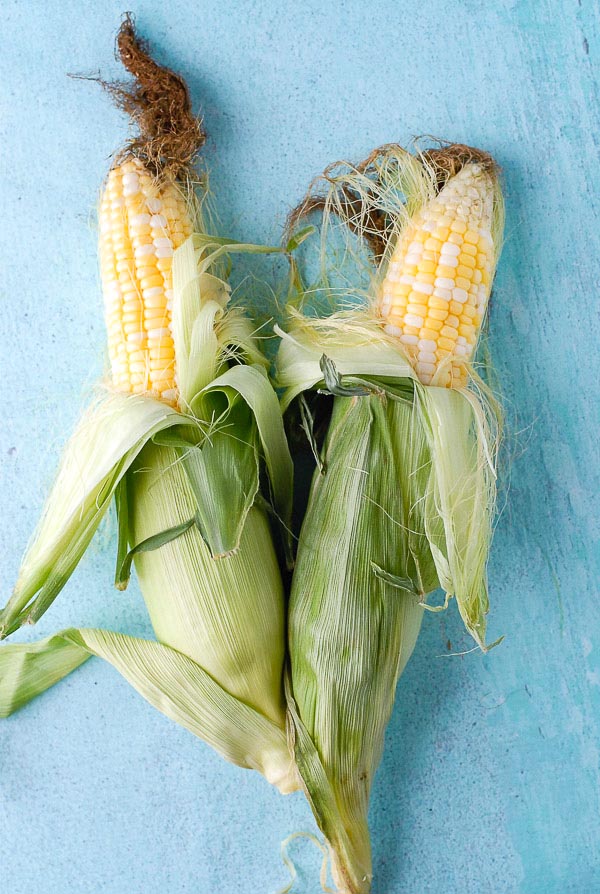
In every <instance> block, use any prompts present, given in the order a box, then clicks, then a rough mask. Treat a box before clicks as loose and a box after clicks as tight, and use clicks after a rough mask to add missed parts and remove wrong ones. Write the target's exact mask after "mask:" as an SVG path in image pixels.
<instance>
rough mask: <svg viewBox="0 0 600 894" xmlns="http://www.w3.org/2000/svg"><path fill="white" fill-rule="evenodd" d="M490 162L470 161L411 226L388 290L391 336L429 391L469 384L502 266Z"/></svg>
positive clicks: (393, 262) (382, 307) (382, 299)
mask: <svg viewBox="0 0 600 894" xmlns="http://www.w3.org/2000/svg"><path fill="white" fill-rule="evenodd" d="M459 148H463V147H459ZM442 151H443V150H442ZM457 157H458V154H457V155H456V156H453V154H452V153H451V154H450V155H449V156H447V159H446V161H447V164H448V165H449V166H450V167H451V166H452V164H455V163H456V164H458V162H457ZM439 158H440V157H439V156H438V161H439ZM488 158H489V157H488V156H484V157H483V158H481V159H480V158H474V160H472V161H467V163H466V164H464V163H463V164H462V166H461V167H460V169H459V170H458V173H456V174H453V175H452V176H450V177H449V178H448V179H446V182H445V185H444V186H443V188H442V189H441V190H440V192H439V193H438V195H437V196H436V197H435V198H434V199H432V200H431V201H429V202H428V203H426V204H425V205H424V206H423V207H422V208H421V209H420V210H419V211H418V212H417V213H416V215H415V216H414V217H413V218H412V220H411V221H410V222H409V223H408V224H407V225H406V226H405V227H404V229H403V230H402V232H401V234H400V236H399V238H398V242H397V244H396V246H395V248H394V250H393V253H392V255H391V257H390V262H389V265H388V268H387V271H386V274H385V277H384V279H383V282H382V285H381V290H380V295H379V306H378V310H379V313H380V315H381V317H382V319H383V321H384V328H385V331H386V332H387V333H388V334H389V335H392V336H397V337H398V338H399V339H400V342H401V343H402V345H403V347H404V349H405V351H406V353H407V354H408V356H409V358H410V360H411V361H412V363H413V365H414V367H415V370H416V372H417V375H418V377H419V379H420V380H421V382H422V383H423V384H425V385H429V384H433V385H440V386H442V387H444V386H445V387H461V386H464V385H465V384H466V382H467V375H468V364H469V362H470V360H471V358H472V356H473V352H474V349H475V347H476V343H477V338H478V335H479V332H480V329H481V323H482V320H483V317H484V315H485V311H486V307H487V302H488V298H489V295H490V289H491V282H492V277H493V272H494V267H495V261H496V258H495V255H496V246H494V243H493V237H492V229H493V215H494V202H495V197H496V189H495V179H494V175H493V173H492V169H491V168H490V163H489V161H487V159H488ZM432 162H433V163H434V164H435V163H436V161H435V156H434V159H433V160H432Z"/></svg>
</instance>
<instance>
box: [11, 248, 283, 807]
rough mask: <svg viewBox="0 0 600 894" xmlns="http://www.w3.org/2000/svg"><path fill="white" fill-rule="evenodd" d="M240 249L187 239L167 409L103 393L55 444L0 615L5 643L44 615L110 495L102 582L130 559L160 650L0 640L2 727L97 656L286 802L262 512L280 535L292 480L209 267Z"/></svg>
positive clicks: (276, 576) (256, 375)
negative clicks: (61, 444)
mask: <svg viewBox="0 0 600 894" xmlns="http://www.w3.org/2000/svg"><path fill="white" fill-rule="evenodd" d="M221 243H223V244H221ZM250 249H251V250H252V247H250ZM239 250H244V251H245V250H248V247H247V246H239V245H236V244H229V243H225V242H224V240H216V241H215V240H213V239H208V237H204V236H200V235H197V236H195V237H191V238H190V239H189V240H188V241H187V242H186V243H184V245H183V246H182V247H181V248H180V249H178V251H177V252H176V254H175V258H174V292H175V298H174V307H175V308H176V309H177V310H176V314H175V315H174V316H175V323H174V333H175V344H176V352H177V361H178V373H180V376H181V378H180V407H181V409H180V410H179V411H177V410H174V409H172V408H170V407H169V406H167V405H166V404H164V403H162V402H160V401H158V400H155V399H153V398H152V397H150V396H130V395H129V396H125V395H122V394H115V393H113V392H111V391H107V390H103V391H101V392H100V394H99V396H98V398H97V400H96V402H95V403H94V405H93V406H92V407H91V408H90V410H89V411H88V412H87V413H86V415H85V416H84V418H83V420H82V422H81V424H80V426H79V427H78V429H77V431H76V433H75V435H74V436H73V438H72V439H71V441H70V442H69V444H68V445H67V448H66V451H65V455H64V457H63V461H62V464H61V469H60V472H59V475H58V477H57V481H56V484H55V486H54V488H53V490H52V492H51V494H50V497H49V499H48V503H47V506H46V508H45V510H44V514H43V517H42V521H41V524H40V526H39V528H38V531H37V533H36V535H35V536H34V539H33V541H32V544H31V545H30V547H29V549H28V551H27V553H26V556H25V558H24V561H23V564H22V568H21V572H20V575H19V580H18V583H17V586H16V588H15V592H14V594H13V596H12V598H11V600H9V603H8V605H7V606H6V608H5V609H4V611H3V613H2V628H3V633H4V635H8V634H9V633H11V632H12V631H13V630H15V629H16V628H17V627H18V626H20V625H21V624H22V623H24V622H25V621H35V620H37V618H39V617H40V616H41V615H42V614H43V612H44V611H46V610H47V609H48V607H49V606H50V604H51V602H52V601H53V599H54V598H55V597H56V596H57V594H58V592H59V591H60V589H61V588H62V586H64V583H65V582H66V580H67V579H68V577H69V576H70V574H71V573H72V572H73V570H74V568H75V566H76V564H77V562H78V560H79V558H80V557H81V555H82V554H83V552H84V550H85V548H86V546H87V545H88V543H89V541H90V539H91V537H92V536H93V533H94V531H95V530H96V528H97V527H98V524H99V523H100V521H101V519H102V517H103V515H104V514H105V512H106V510H107V508H108V506H109V503H110V501H111V498H112V496H113V495H116V498H117V510H118V519H119V546H118V557H117V573H116V583H117V586H119V587H121V588H123V587H125V586H126V585H127V581H128V579H129V574H130V570H131V566H132V564H135V566H136V569H137V573H138V576H139V580H140V585H141V588H142V592H143V595H144V598H145V600H146V605H147V607H148V611H149V615H150V618H151V621H152V624H153V627H154V630H155V632H156V636H157V642H149V641H144V640H140V639H136V638H133V637H129V636H125V635H122V634H116V633H111V632H109V631H102V630H86V629H83V630H68V631H63V632H62V633H60V634H57V635H55V636H54V637H51V638H49V639H48V640H45V641H43V642H42V643H35V644H14V645H13V644H11V645H8V646H4V647H2V648H1V649H0V715H3V716H5V715H7V714H9V713H11V712H12V711H14V710H16V709H17V708H19V707H21V706H22V705H23V704H25V703H26V702H27V701H29V700H30V699H31V698H32V697H34V696H35V695H37V694H39V693H40V692H42V691H43V690H44V689H46V688H48V686H51V685H53V684H54V683H55V682H57V681H58V680H59V679H60V678H61V677H63V676H64V675H65V674H67V673H69V672H70V671H71V670H73V669H74V668H75V667H77V666H78V665H79V664H81V663H82V661H84V660H85V659H86V658H87V657H89V655H98V656H100V657H102V658H104V659H105V660H107V661H108V662H110V663H111V664H112V665H113V666H114V667H116V668H117V670H119V671H120V673H121V674H122V675H123V676H124V677H125V678H126V679H127V680H129V682H130V683H131V684H132V685H133V686H134V687H135V688H136V689H137V690H138V691H139V692H140V693H141V694H142V695H143V696H144V697H145V698H146V699H147V700H148V701H149V702H150V703H151V704H153V705H154V706H155V707H157V708H158V709H159V710H161V711H162V712H163V713H165V714H166V715H167V716H169V717H171V718H172V719H174V720H176V721H177V722H179V723H181V724H182V725H183V726H185V727H186V728H188V729H190V730H191V731H192V732H194V733H195V734H196V735H198V736H199V737H200V738H202V739H204V740H205V741H206V742H208V743H209V744H211V745H212V746H213V747H214V748H216V750H217V751H219V752H220V753H221V754H222V755H223V756H224V757H226V758H227V759H229V760H231V761H233V762H234V763H236V764H239V765H240V766H243V767H249V768H253V769H257V770H259V771H260V772H262V773H263V774H264V775H265V776H266V778H267V779H269V781H271V782H273V783H274V784H275V785H277V786H278V787H279V788H280V789H281V790H282V791H289V790H292V789H293V788H295V787H296V774H295V769H294V767H293V762H292V759H291V757H290V753H289V749H288V747H287V743H286V734H285V723H286V715H285V707H284V700H283V692H282V670H283V661H284V651H285V647H284V642H285V640H284V594H283V587H282V582H281V575H280V572H279V567H278V563H277V558H276V554H275V548H274V542H273V536H272V530H271V525H270V521H269V517H268V515H269V513H270V514H271V516H272V517H273V518H279V519H281V520H282V524H283V525H286V524H287V520H288V519H289V513H290V498H291V473H292V468H291V459H290V456H289V453H288V449H287V444H286V440H285V435H284V431H283V423H282V418H281V411H280V408H279V404H278V400H277V397H276V395H275V393H274V391H273V389H272V386H271V385H270V383H269V381H268V378H267V375H266V372H265V366H266V363H265V361H264V360H263V358H262V356H261V355H260V352H259V351H258V349H257V346H256V341H255V339H254V336H253V333H252V327H251V324H250V323H249V322H248V321H247V320H246V319H245V318H244V317H243V316H242V315H241V314H240V313H239V312H238V311H236V310H235V309H234V310H232V311H229V310H227V309H226V304H227V301H228V298H229V290H228V288H227V286H226V284H225V282H224V281H223V280H222V279H221V278H220V277H219V276H217V274H216V273H215V272H214V271H215V269H218V268H216V267H215V263H216V262H218V260H219V258H221V257H222V256H223V254H224V253H225V252H226V253H227V254H231V253H234V252H235V251H239ZM256 250H258V251H260V250H262V249H260V248H257V249H256ZM263 467H264V468H265V470H266V473H267V477H268V481H269V490H268V491H267V493H266V494H264V495H262V494H261V492H260V488H259V484H260V476H261V470H262V468H263Z"/></svg>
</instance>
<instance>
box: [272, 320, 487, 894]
mask: <svg viewBox="0 0 600 894" xmlns="http://www.w3.org/2000/svg"><path fill="white" fill-rule="evenodd" d="M342 322H345V324H346V327H345V331H344V327H343V326H342ZM394 354H396V356H397V357H398V362H397V364H396V365H395V364H394ZM332 357H333V358H335V363H334V362H333V361H332V360H331V358H332ZM279 361H280V365H279V371H280V382H281V383H282V384H284V386H285V388H286V391H285V393H284V397H283V401H284V405H286V404H287V403H288V402H289V401H291V400H292V399H293V398H294V397H296V396H297V395H298V394H300V393H301V392H302V391H304V390H307V389H312V388H314V387H315V386H317V387H318V388H320V389H321V390H323V389H325V390H329V391H331V392H332V394H334V395H336V396H334V397H333V411H332V417H331V421H330V423H329V427H328V433H327V437H326V440H325V445H324V448H323V451H322V453H321V457H320V459H321V466H320V468H319V469H317V470H316V471H315V473H314V480H313V486H312V490H311V494H310V499H309V504H308V509H307V513H306V516H305V519H304V522H303V526H302V530H301V534H300V541H299V544H298V555H297V565H296V570H295V573H294V580H293V585H292V593H291V600H290V609H289V650H290V668H291V673H290V678H289V679H288V681H287V694H288V704H289V711H290V719H291V727H292V730H293V734H294V749H295V756H296V762H297V765H298V770H299V773H300V775H301V777H302V780H303V783H304V786H305V789H306V792H307V795H308V797H309V801H310V803H311V806H312V808H313V811H314V814H315V818H316V820H317V822H318V824H319V826H320V827H321V829H322V831H323V832H324V834H325V836H326V838H327V840H328V842H329V845H330V847H331V850H332V859H333V871H334V878H335V881H336V884H337V885H338V888H339V891H340V892H344V894H367V892H369V891H370V886H371V875H372V871H371V853H370V843H369V830H368V822H367V815H368V803H369V793H370V789H371V784H372V780H373V776H374V773H375V770H376V768H377V765H378V763H379V760H380V757H381V753H382V748H383V742H384V735H385V729H386V726H387V723H388V721H389V718H390V714H391V711H392V707H393V702H394V694H395V689H396V683H397V681H398V678H399V676H400V674H401V673H402V670H403V669H404V666H405V664H406V662H407V660H408V658H409V657H410V654H411V653H412V650H413V648H414V645H415V641H416V638H417V635H418V632H419V628H420V623H421V619H422V615H423V610H424V608H425V607H429V606H426V599H427V595H428V594H429V593H431V592H433V591H435V590H437V589H438V588H440V587H442V588H443V589H445V591H446V594H447V597H449V596H452V595H453V596H455V597H456V598H457V601H458V604H459V608H460V610H461V614H462V615H463V618H464V620H465V623H466V626H467V628H468V629H469V631H470V632H471V633H472V634H473V635H474V636H475V637H476V638H477V639H478V641H479V642H480V643H481V644H483V643H484V637H485V612H486V611H487V587H486V580H485V570H486V569H485V556H486V555H487V549H488V547H489V538H490V536H491V513H492V511H493V499H492V497H493V458H494V439H493V424H492V421H491V420H492V417H493V414H491V413H490V414H488V413H486V411H484V410H483V409H482V404H481V402H480V400H479V398H478V397H476V396H475V395H471V394H467V393H466V392H451V391H449V390H448V389H440V388H433V387H429V388H426V387H424V386H422V385H421V384H420V383H419V382H418V381H416V379H415V377H414V376H413V375H412V373H411V372H410V371H409V370H407V369H406V365H405V360H404V358H403V356H402V354H401V353H400V352H399V350H398V347H397V346H395V345H394V344H393V343H392V342H391V340H388V339H386V338H385V337H384V336H383V337H382V336H380V335H378V334H377V333H376V332H373V330H372V329H371V327H370V326H369V324H368V323H363V322H361V321H360V320H356V319H355V323H354V325H352V324H351V323H350V322H349V320H348V319H347V318H344V317H343V316H342V315H340V316H339V318H335V319H333V320H331V321H321V322H320V323H313V322H312V321H311V322H305V323H302V322H301V321H296V325H295V327H294V328H293V329H292V330H291V332H290V334H289V335H288V334H284V338H283V342H282V349H281V353H280V358H279ZM395 368H396V369H397V370H398V371H399V373H400V374H396V375H394V369H395ZM341 372H343V373H344V375H343V377H342V376H341V375H340V373H341ZM353 392H354V395H355V396H352V393H353ZM344 394H346V395H347V396H342V395H344ZM322 399H324V398H322ZM436 610H437V609H436Z"/></svg>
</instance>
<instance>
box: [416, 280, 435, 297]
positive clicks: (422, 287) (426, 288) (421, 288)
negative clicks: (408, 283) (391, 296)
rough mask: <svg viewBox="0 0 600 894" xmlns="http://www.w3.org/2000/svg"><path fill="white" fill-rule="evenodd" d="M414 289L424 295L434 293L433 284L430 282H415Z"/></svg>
mask: <svg viewBox="0 0 600 894" xmlns="http://www.w3.org/2000/svg"><path fill="white" fill-rule="evenodd" d="M413 289H414V291H415V292H421V293H422V294H423V295H431V294H432V293H433V286H432V285H431V284H430V283H428V282H415V283H414V284H413Z"/></svg>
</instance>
